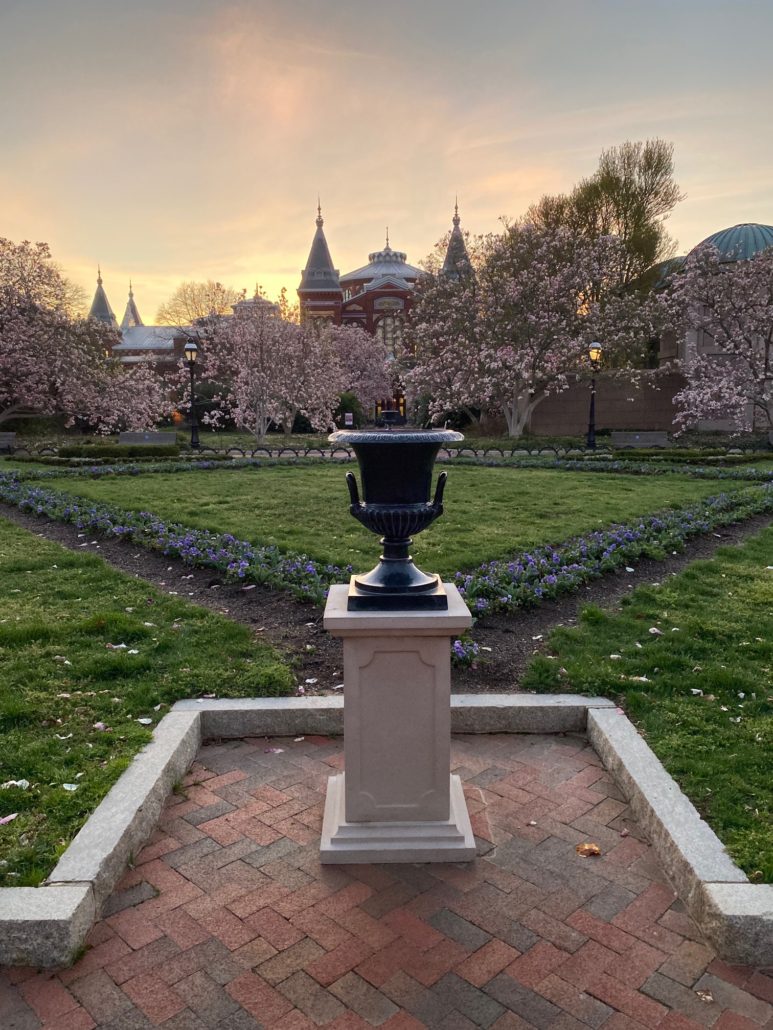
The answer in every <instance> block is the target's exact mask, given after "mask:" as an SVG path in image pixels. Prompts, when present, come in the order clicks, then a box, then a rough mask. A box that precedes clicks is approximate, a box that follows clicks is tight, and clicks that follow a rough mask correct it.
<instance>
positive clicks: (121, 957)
mask: <svg viewBox="0 0 773 1030" xmlns="http://www.w3.org/2000/svg"><path fill="white" fill-rule="evenodd" d="M342 765H343V751H342V744H341V741H340V739H329V738H325V737H311V736H309V737H305V738H303V737H301V738H298V739H295V740H293V739H275V740H268V739H247V740H244V741H229V742H225V743H217V742H214V743H209V744H207V745H205V746H204V747H202V749H201V751H200V752H199V755H198V758H197V761H196V763H195V764H194V766H193V768H192V770H191V772H190V773H189V775H188V776H187V778H186V780H185V792H184V793H183V792H181V793H179V794H175V795H172V796H171V797H170V798H169V801H168V803H167V805H166V808H165V810H164V812H163V815H162V818H161V821H160V825H159V827H158V829H157V830H156V832H155V833H154V835H153V837H152V838H151V840H150V842H149V843H148V845H147V846H146V847H145V848H144V849H143V851H142V852H140V854H139V855H138V856H137V860H136V864H135V866H134V868H132V869H130V870H129V871H128V872H127V873H126V875H125V876H124V878H123V880H122V881H121V883H119V885H118V888H117V889H116V891H115V892H114V893H113V895H112V896H111V898H110V899H109V900H108V902H107V905H106V908H105V912H104V915H103V918H102V920H101V921H100V922H99V923H97V925H96V926H95V927H94V929H93V930H92V932H91V934H90V936H89V947H88V950H87V951H86V953H85V954H84V956H83V957H82V958H81V959H79V961H78V962H76V963H75V965H74V966H73V967H72V968H70V969H66V970H62V971H60V972H39V971H37V970H34V969H29V968H22V967H17V968H6V969H4V970H0V1026H2V1027H3V1028H4V1030H39V1028H41V1027H50V1028H52V1030H94V1028H100V1030H149V1028H151V1027H156V1026H162V1027H164V1028H166V1030H205V1028H208V1027H209V1028H218V1030H250V1028H253V1030H255V1028H258V1027H261V1026H265V1027H272V1028H286V1030H289V1028H293V1030H302V1028H306V1027H308V1028H312V1027H314V1026H328V1027H330V1028H334V1030H344V1028H346V1030H349V1028H356V1027H368V1026H383V1027H389V1028H391V1030H398V1028H399V1030H408V1028H411V1027H417V1028H418V1027H422V1026H429V1027H445V1028H465V1027H476V1026H482V1027H494V1028H497V1030H506V1028H508V1030H509V1028H513V1030H517V1028H528V1027H538V1028H556V1030H583V1028H586V1030H587V1027H593V1028H599V1027H604V1028H605V1030H641V1028H642V1027H659V1028H663V1030H698V1028H700V1027H712V1026H713V1027H715V1028H717V1030H755V1028H756V1030H758V1028H761V1027H767V1028H770V1027H773V1004H772V1003H773V970H767V971H764V970H755V969H752V968H748V967H740V966H728V965H726V964H725V963H723V962H721V961H719V960H718V959H717V958H716V957H715V955H714V953H713V951H712V949H711V948H710V947H709V946H707V945H706V943H705V942H704V941H702V940H701V937H700V934H699V933H698V932H697V931H696V929H695V926H694V925H693V923H692V922H691V920H690V919H689V918H688V917H687V915H686V914H685V911H684V908H683V906H682V905H681V903H680V902H679V901H678V900H677V899H676V897H675V894H674V892H673V890H672V889H671V886H670V885H669V883H668V882H667V881H666V879H665V876H664V874H663V872H662V870H661V869H660V867H659V865H658V863H657V861H656V860H655V857H654V854H653V852H652V850H651V848H650V847H649V845H648V844H647V842H646V841H645V840H644V839H643V837H642V835H641V833H640V830H639V828H638V826H637V824H636V822H635V820H634V819H633V818H632V815H631V812H630V810H629V808H628V807H627V805H626V804H625V802H624V800H623V799H622V797H621V795H620V793H619V791H618V789H617V787H616V786H615V784H614V782H613V781H612V779H611V777H610V775H609V774H608V773H606V772H605V770H604V769H603V768H602V767H601V765H600V762H599V759H598V757H597V756H596V754H595V753H594V751H593V750H592V749H591V748H590V747H589V746H588V744H587V742H586V741H585V739H584V738H583V737H580V736H550V737H546V736H516V735H504V734H503V735H490V736H458V737H455V738H454V741H453V749H452V767H453V769H454V770H455V771H456V772H457V773H459V774H460V775H461V776H462V779H463V780H464V783H465V793H466V796H467V799H468V805H469V808H470V812H471V816H472V821H473V826H474V830H475V833H476V837H477V841H478V850H479V857H478V859H477V860H476V861H475V862H471V863H465V864H457V865H426V864H425V865H361V866H322V865H320V862H319V854H318V849H319V832H320V826H321V821H322V811H323V805H324V791H325V788H326V783H327V777H328V775H329V774H330V773H332V772H336V771H338V770H339V769H340V768H341V767H342ZM586 841H591V842H594V843H596V844H598V845H599V847H600V849H601V855H600V856H599V857H596V858H583V857H581V856H580V855H578V854H577V852H576V850H575V848H576V845H577V844H579V843H582V842H586Z"/></svg>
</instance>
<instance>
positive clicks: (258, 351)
mask: <svg viewBox="0 0 773 1030" xmlns="http://www.w3.org/2000/svg"><path fill="white" fill-rule="evenodd" d="M207 375H208V376H209V378H210V379H211V380H213V381H214V382H216V383H218V384H221V390H220V393H219V394H218V395H217V396H216V398H215V399H216V400H217V401H218V402H219V404H220V410H215V411H212V412H210V413H209V414H207V415H206V416H205V419H206V420H207V421H208V422H209V423H210V424H212V425H215V426H218V425H220V424H222V421H223V418H224V416H225V414H229V415H230V416H231V417H232V418H233V419H234V421H235V422H236V423H237V425H239V426H241V427H243V428H245V429H248V430H250V431H251V432H253V433H254V434H255V437H256V439H257V440H262V439H264V437H265V435H266V433H267V432H268V428H269V426H270V425H271V423H272V422H273V423H276V424H277V425H281V426H282V428H283V429H284V431H285V433H287V434H289V433H291V432H292V427H293V423H294V421H295V418H296V416H297V415H298V414H302V415H305V416H306V418H308V420H309V421H310V422H311V424H312V426H314V428H315V429H326V428H328V427H330V426H332V424H333V410H334V409H335V407H336V405H337V404H338V399H339V396H340V394H341V392H342V389H343V377H342V372H341V367H340V364H339V361H338V359H337V356H336V353H335V350H334V348H333V346H332V341H331V334H330V333H329V332H327V331H326V330H325V328H324V327H318V326H316V325H315V324H314V323H313V322H307V323H305V324H304V325H298V324H296V323H293V322H288V321H286V320H285V319H283V318H282V317H281V316H280V315H279V313H278V311H277V309H276V308H275V307H274V306H273V305H270V304H262V305H256V306H255V307H253V308H251V309H250V310H248V311H245V312H244V313H243V314H241V315H239V317H235V318H233V319H229V320H228V321H227V322H223V323H222V324H221V326H220V328H219V329H218V332H217V335H216V339H214V340H213V341H212V342H211V344H210V347H209V352H208V355H207Z"/></svg>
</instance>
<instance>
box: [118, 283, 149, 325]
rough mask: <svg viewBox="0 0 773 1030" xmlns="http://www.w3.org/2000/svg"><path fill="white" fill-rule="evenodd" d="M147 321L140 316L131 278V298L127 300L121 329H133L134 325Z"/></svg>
mask: <svg viewBox="0 0 773 1030" xmlns="http://www.w3.org/2000/svg"><path fill="white" fill-rule="evenodd" d="M144 324H145V323H144V322H143V321H142V319H141V318H140V313H139V311H138V310H137V305H136V304H135V303H134V293H133V291H132V281H131V279H130V280H129V299H128V300H127V302H126V311H124V313H123V318H122V319H121V329H132V328H134V326H138V325H144Z"/></svg>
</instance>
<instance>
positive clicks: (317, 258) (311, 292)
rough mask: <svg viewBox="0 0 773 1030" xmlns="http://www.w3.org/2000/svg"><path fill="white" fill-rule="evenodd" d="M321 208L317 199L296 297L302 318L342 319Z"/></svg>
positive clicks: (337, 320) (341, 296)
mask: <svg viewBox="0 0 773 1030" xmlns="http://www.w3.org/2000/svg"><path fill="white" fill-rule="evenodd" d="M323 224H324V220H323V218H322V208H321V206H320V204H319V202H318V203H317V231H316V232H315V233H314V239H313V240H312V243H311V250H310V251H309V259H308V261H307V262H306V267H305V268H304V270H303V272H302V273H301V283H300V286H299V287H298V299H299V302H300V308H301V319H302V320H303V321H305V320H306V319H307V318H326V319H329V320H330V321H332V322H335V323H336V324H338V323H340V321H341V302H342V300H343V290H342V289H341V283H340V281H339V278H338V269H337V268H334V267H333V259H332V258H331V257H330V250H329V249H328V245H327V240H326V239H325V233H324V231H323V229H322V226H323Z"/></svg>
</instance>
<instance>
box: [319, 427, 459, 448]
mask: <svg viewBox="0 0 773 1030" xmlns="http://www.w3.org/2000/svg"><path fill="white" fill-rule="evenodd" d="M463 439H464V434H463V433H457V432H456V430H454V429H373V430H368V429H365V430H362V429H360V430H357V429H355V430H352V429H338V430H336V432H335V433H331V434H330V436H329V437H328V440H329V442H330V443H337V444H358V445H359V444H392V445H395V444H406V443H423V444H437V445H438V446H439V447H442V446H443V444H445V443H460V442H461V441H462V440H463Z"/></svg>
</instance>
